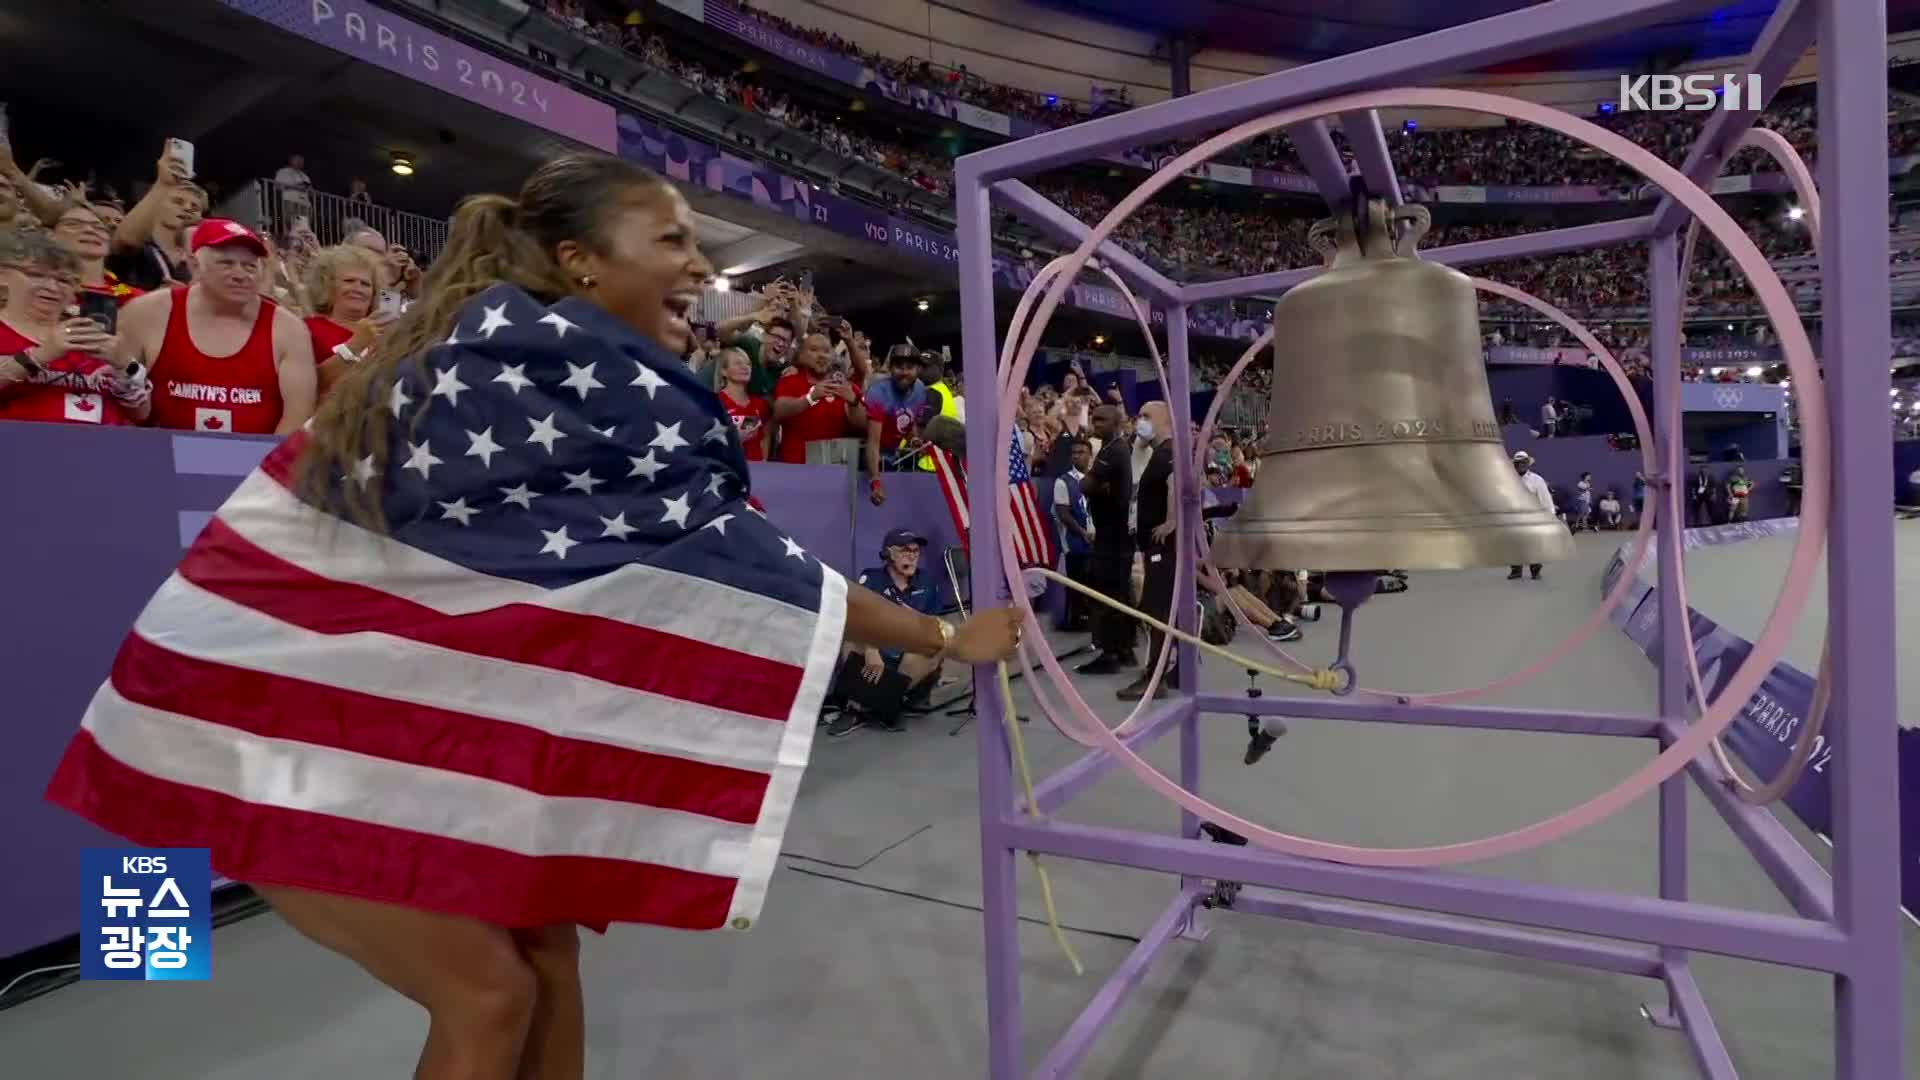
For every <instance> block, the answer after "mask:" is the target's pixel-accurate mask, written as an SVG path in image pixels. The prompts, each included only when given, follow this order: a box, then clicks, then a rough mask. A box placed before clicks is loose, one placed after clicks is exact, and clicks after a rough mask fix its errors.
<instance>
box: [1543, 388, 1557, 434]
mask: <svg viewBox="0 0 1920 1080" xmlns="http://www.w3.org/2000/svg"><path fill="white" fill-rule="evenodd" d="M1559 433H1560V410H1559V409H1557V408H1555V407H1554V402H1553V399H1552V398H1548V399H1547V400H1546V401H1545V402H1543V403H1542V404H1541V406H1540V437H1541V438H1543V439H1551V438H1553V437H1554V436H1555V435H1558V434H1559Z"/></svg>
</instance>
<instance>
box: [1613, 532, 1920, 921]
mask: <svg viewBox="0 0 1920 1080" xmlns="http://www.w3.org/2000/svg"><path fill="white" fill-rule="evenodd" d="M1799 527H1800V522H1799V519H1797V518H1777V519H1774V520H1771V521H1749V522H1742V523H1740V524H1737V525H1719V526H1714V527H1711V528H1704V529H1689V530H1687V532H1686V533H1685V535H1684V539H1683V542H1682V546H1683V547H1684V548H1685V549H1686V550H1688V551H1692V550H1695V549H1697V548H1702V547H1714V546H1718V545H1722V544H1735V543H1739V542H1741V541H1743V540H1754V539H1760V538H1764V537H1772V536H1782V535H1785V534H1786V533H1789V532H1792V531H1794V530H1796V529H1798V528H1799ZM1626 554H1627V546H1626V545H1622V547H1621V548H1620V550H1619V551H1616V552H1615V553H1614V557H1613V562H1612V563H1611V564H1610V565H1609V566H1608V568H1607V580H1608V581H1609V582H1611V581H1612V580H1614V579H1615V578H1616V577H1617V575H1618V574H1619V573H1621V572H1624V571H1625V570H1626V567H1625V566H1624V563H1625V561H1626ZM1648 554H1649V556H1651V555H1652V552H1651V551H1649V553H1648ZM1654 565H1655V561H1654V560H1653V559H1652V558H1651V557H1649V558H1648V559H1647V565H1646V566H1645V567H1643V568H1642V570H1641V572H1640V574H1639V575H1638V576H1639V577H1640V579H1641V586H1643V587H1645V588H1646V593H1645V596H1644V597H1643V599H1642V600H1641V601H1640V605H1639V610H1638V611H1636V612H1635V613H1634V614H1633V615H1632V616H1631V617H1629V618H1628V620H1627V621H1626V624H1625V626H1624V627H1623V629H1624V630H1625V631H1626V634H1627V637H1628V638H1629V639H1631V640H1632V641H1633V642H1634V643H1635V644H1636V645H1639V646H1640V647H1641V649H1642V650H1644V651H1645V652H1646V654H1647V656H1648V657H1649V658H1651V659H1653V660H1654V662H1656V663H1658V662H1659V658H1660V644H1661V643H1660V632H1659V597H1660V590H1659V589H1658V588H1657V587H1655V586H1653V585H1652V583H1651V581H1650V575H1651V574H1652V573H1653V567H1654ZM1687 618H1688V620H1689V622H1690V623H1691V627H1692V630H1693V645H1694V658H1695V661H1696V662H1697V663H1698V664H1699V665H1700V685H1701V688H1702V689H1703V690H1704V691H1705V692H1706V695H1707V698H1708V700H1712V699H1713V698H1715V697H1717V696H1719V694H1720V693H1721V691H1723V690H1724V689H1725V688H1726V685H1727V683H1728V682H1729V681H1730V680H1731V679H1732V678H1733V674H1734V672H1736V671H1738V670H1739V669H1740V666H1741V665H1742V664H1744V663H1745V662H1746V659H1747V657H1748V655H1750V654H1751V653H1752V652H1753V643H1752V642H1749V641H1748V640H1747V639H1746V638H1744V637H1741V636H1740V635H1739V634H1737V633H1735V632H1734V631H1732V630H1730V629H1728V628H1726V627H1724V626H1721V625H1719V624H1718V623H1715V622H1714V621H1713V620H1712V619H1709V618H1708V617H1707V616H1705V615H1703V614H1701V613H1700V610H1699V609H1698V608H1690V609H1689V610H1688V611H1687ZM1813 690H1814V680H1813V678H1812V676H1809V675H1808V674H1807V673H1806V672H1803V671H1801V670H1800V669H1799V668H1796V667H1794V666H1793V665H1791V664H1787V663H1784V662H1782V663H1778V664H1775V665H1774V666H1773V669H1772V670H1771V671H1769V672H1767V676H1766V678H1765V679H1764V680H1762V682H1761V684H1760V689H1759V690H1757V691H1755V692H1754V695H1753V697H1752V698H1751V699H1749V700H1748V701H1747V703H1746V704H1745V705H1744V706H1742V707H1741V709H1740V714H1739V715H1738V716H1736V717H1734V720H1733V723H1732V724H1731V725H1730V726H1729V727H1728V728H1727V732H1726V742H1727V745H1728V746H1729V747H1731V748H1732V749H1733V752H1734V753H1735V754H1737V755H1739V757H1740V760H1741V761H1743V762H1745V763H1746V766H1747V768H1749V769H1751V770H1753V772H1754V773H1755V774H1756V775H1759V776H1773V775H1775V774H1777V773H1778V772H1779V771H1780V770H1781V769H1782V768H1783V767H1785V765H1786V763H1787V759H1788V758H1789V757H1791V756H1792V755H1793V746H1794V743H1795V742H1796V741H1797V740H1798V738H1799V732H1800V728H1801V725H1803V724H1805V723H1806V722H1807V714H1808V713H1809V712H1810V711H1811V708H1812V704H1813ZM1689 697H1691V694H1689ZM1834 734H1835V732H1834V731H1833V729H1831V728H1827V729H1825V730H1823V731H1822V732H1821V734H1819V735H1817V736H1815V737H1814V747H1813V756H1812V758H1811V759H1809V761H1808V763H1807V771H1806V772H1805V773H1803V774H1802V775H1801V777H1800V780H1799V782H1798V783H1796V784H1794V786H1793V788H1792V789H1791V790H1789V791H1788V792H1787V794H1786V797H1785V800H1784V801H1785V802H1786V804H1787V806H1789V807H1790V808H1792V810H1793V812H1794V815H1795V816H1796V817H1798V818H1799V819H1800V821H1801V823H1802V824H1804V825H1806V826H1807V828H1809V829H1812V830H1813V831H1814V832H1816V833H1819V834H1820V835H1821V836H1824V837H1831V836H1832V835H1833V792H1832V780H1833V772H1832V768H1831V765H1830V762H1831V760H1832V758H1833V748H1834V741H1833V736H1834ZM1898 745H1899V750H1898V752H1899V756H1900V767H1899V794H1898V797H1899V800H1900V802H1901V804H1902V809H1901V816H1900V899H1901V904H1902V905H1903V906H1905V907H1906V909H1907V911H1908V912H1909V913H1920V728H1903V729H1902V730H1901V731H1900V734H1899V744H1898Z"/></svg>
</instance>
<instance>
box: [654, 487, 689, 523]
mask: <svg viewBox="0 0 1920 1080" xmlns="http://www.w3.org/2000/svg"><path fill="white" fill-rule="evenodd" d="M660 501H661V502H663V503H665V504H666V505H667V512H666V513H664V514H662V515H660V523H661V524H663V525H664V524H666V523H667V522H672V523H674V524H675V525H678V526H680V527H681V528H683V529H684V528H686V526H687V514H688V513H689V512H691V511H692V510H693V497H692V496H690V495H688V494H687V493H685V492H681V493H680V497H679V498H677V499H661V500H660Z"/></svg>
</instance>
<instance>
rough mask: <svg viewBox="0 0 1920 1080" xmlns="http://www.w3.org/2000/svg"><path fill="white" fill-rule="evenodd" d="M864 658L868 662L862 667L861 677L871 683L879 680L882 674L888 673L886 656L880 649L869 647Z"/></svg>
mask: <svg viewBox="0 0 1920 1080" xmlns="http://www.w3.org/2000/svg"><path fill="white" fill-rule="evenodd" d="M863 659H864V660H865V661H866V662H865V663H864V664H862V665H861V667H860V677H861V678H863V679H865V680H867V681H868V682H870V683H877V682H879V681H880V676H882V675H884V674H886V673H887V661H886V658H885V657H883V656H881V655H880V650H879V649H875V648H871V647H869V648H868V649H867V652H866V656H865V657H863Z"/></svg>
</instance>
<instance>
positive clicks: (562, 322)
mask: <svg viewBox="0 0 1920 1080" xmlns="http://www.w3.org/2000/svg"><path fill="white" fill-rule="evenodd" d="M540 322H541V323H542V324H544V325H547V326H551V327H553V336H555V337H566V336H567V331H569V330H578V329H580V328H579V327H578V326H576V325H574V324H573V323H570V322H568V321H567V317H566V316H565V315H562V314H560V313H559V312H557V311H549V312H547V313H546V314H545V315H542V316H540Z"/></svg>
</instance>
